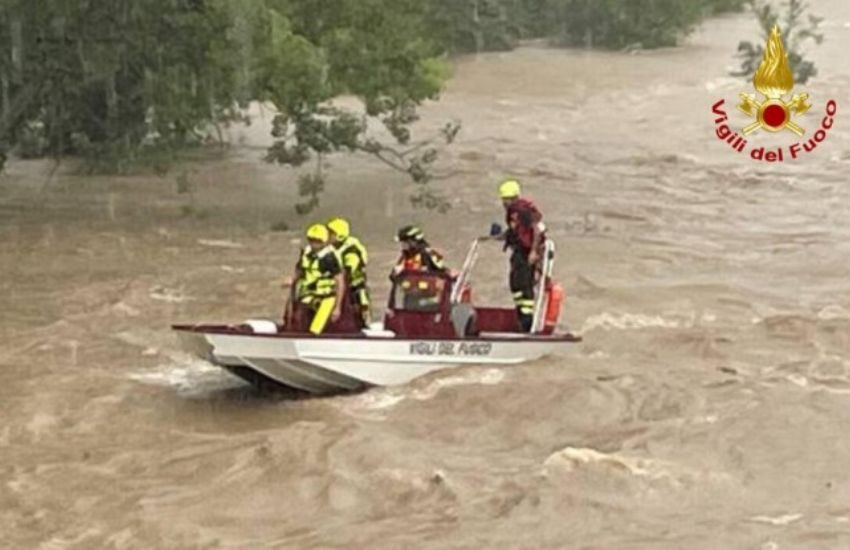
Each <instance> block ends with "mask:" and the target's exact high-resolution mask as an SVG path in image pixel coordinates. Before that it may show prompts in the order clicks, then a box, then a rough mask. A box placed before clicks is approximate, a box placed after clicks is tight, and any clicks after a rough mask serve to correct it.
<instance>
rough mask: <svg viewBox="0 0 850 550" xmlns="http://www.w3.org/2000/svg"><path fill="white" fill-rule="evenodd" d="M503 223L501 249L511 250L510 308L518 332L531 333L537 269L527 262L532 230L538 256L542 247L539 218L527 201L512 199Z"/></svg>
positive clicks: (531, 243)
mask: <svg viewBox="0 0 850 550" xmlns="http://www.w3.org/2000/svg"><path fill="white" fill-rule="evenodd" d="M505 222H506V224H507V227H508V230H507V234H506V235H505V247H506V248H508V247H509V248H511V250H512V253H511V260H510V265H511V272H510V287H511V293H512V295H513V299H514V306H515V307H516V310H517V314H518V315H519V319H520V324H521V325H522V329H523V330H524V331H526V332H528V331H530V330H531V325H532V323H533V322H534V287H535V283H536V273H537V271H538V270H539V266H533V265H531V263H530V262H529V261H528V256H529V254H531V247H532V246H533V243H534V231H535V228H536V229H537V231H538V232H539V233H540V234H541V238H540V239H539V241H540V242H539V243H538V246H539V247H540V248H539V249H538V250H537V253H538V255H542V245H543V241H544V239H545V234H544V230H545V227H544V226H543V223H542V222H543V215H542V214H541V213H540V211H539V210H538V209H537V207H536V206H535V205H534V203H532V202H531V201H529V200H526V199H516V200H515V201H514V202H513V203H512V204H511V205H510V206H509V207H508V208H507V210H506V212H505Z"/></svg>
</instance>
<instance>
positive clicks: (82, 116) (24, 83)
mask: <svg viewBox="0 0 850 550" xmlns="http://www.w3.org/2000/svg"><path fill="white" fill-rule="evenodd" d="M744 4H745V0H358V1H356V2H353V1H351V0H321V1H320V0H112V1H110V2H96V1H93V0H72V1H68V2H61V3H56V2H52V1H50V0H0V44H3V47H2V48H0V162H2V160H3V159H4V158H5V155H6V154H7V153H8V152H10V151H14V152H16V153H17V154H19V155H20V156H25V157H39V156H50V157H53V158H55V159H57V161H58V159H60V158H63V157H66V156H69V155H71V156H75V157H80V158H82V159H84V160H85V162H84V163H83V166H84V167H85V168H86V169H89V170H96V171H119V172H120V171H125V170H127V169H128V167H131V166H133V165H134V164H135V163H140V162H141V163H148V164H154V165H156V166H160V165H167V163H168V161H169V159H172V158H173V155H174V154H175V151H180V150H185V148H187V147H191V146H197V145H203V144H205V143H207V142H210V141H212V142H216V141H221V136H222V135H223V132H221V129H222V128H223V127H224V126H226V125H228V124H231V123H234V122H247V121H246V115H245V112H246V111H245V109H246V107H247V106H248V105H249V104H250V103H251V102H256V101H259V102H265V103H271V104H273V106H274V107H275V109H276V111H277V113H278V114H277V116H276V117H275V119H274V125H273V132H272V136H273V138H274V143H273V145H272V146H271V147H270V148H269V150H268V154H267V160H269V161H271V162H276V163H280V164H283V165H290V166H300V165H303V164H304V163H306V162H308V161H312V162H315V163H316V164H315V167H316V169H315V170H313V171H312V172H311V173H310V174H309V175H305V176H303V177H302V178H301V180H300V181H299V188H300V191H301V194H302V195H303V196H304V203H302V204H301V205H300V208H301V209H302V210H308V209H309V208H310V207H311V206H314V205H315V203H316V201H317V197H318V194H319V192H320V191H321V189H322V186H323V183H324V176H323V172H322V161H323V159H324V158H326V157H327V156H328V155H330V154H332V153H334V152H337V151H354V152H361V153H365V154H368V155H372V156H374V157H375V158H377V159H379V160H381V161H382V162H384V163H386V164H388V165H390V166H392V167H394V168H396V169H398V170H400V171H402V172H404V173H406V174H407V175H408V176H409V177H410V178H411V179H412V180H413V181H415V182H417V183H421V184H424V183H427V182H428V181H430V180H431V179H433V178H434V177H439V176H440V174H437V173H435V170H434V166H435V161H436V159H437V158H438V154H439V151H440V149H441V148H442V147H443V146H445V145H447V144H449V143H451V142H452V140H453V139H454V138H455V136H456V135H457V133H458V131H459V128H460V126H459V123H458V122H456V121H446V122H445V125H444V126H443V128H442V131H440V132H439V133H438V134H437V135H433V136H426V137H424V138H423V137H421V136H414V134H413V124H414V123H415V122H416V121H417V119H418V114H417V107H418V106H420V105H421V104H422V103H423V102H425V101H427V100H432V99H436V98H437V97H438V96H439V93H440V90H441V88H442V86H443V84H444V83H445V81H446V79H447V78H448V77H449V71H448V67H449V64H448V56H450V55H452V54H459V53H464V52H480V51H490V50H506V49H511V48H513V47H516V46H517V45H518V44H520V43H521V42H522V41H523V40H526V39H538V40H544V41H546V42H547V43H550V44H552V45H555V46H563V47H592V48H606V49H623V48H655V47H662V46H672V45H675V44H677V43H678V42H679V41H680V40H681V39H682V37H684V36H686V35H687V34H688V33H689V32H690V31H691V30H692V29H693V28H694V27H695V26H696V25H697V24H698V23H699V22H700V21H701V20H702V19H704V18H705V17H709V16H711V15H714V14H717V13H720V12H724V11H729V10H739V9H741V8H742V7H743V6H744ZM341 95H347V96H353V97H356V98H358V99H359V100H360V103H361V107H362V108H361V109H358V110H346V109H343V108H341V107H339V106H337V105H334V104H332V103H330V100H331V99H333V98H335V97H339V96H341ZM374 128H383V129H384V130H386V132H384V133H383V135H385V136H389V137H387V138H383V139H377V138H375V137H374V135H376V134H374V133H373V131H372V130H373V129H374ZM421 188H422V189H423V192H422V194H421V195H419V196H418V197H417V200H418V201H419V202H420V203H421V204H424V205H426V206H432V207H434V206H436V207H439V206H440V202H439V201H438V200H437V199H435V198H434V197H433V196H431V195H429V194H428V192H427V186H425V185H422V186H421Z"/></svg>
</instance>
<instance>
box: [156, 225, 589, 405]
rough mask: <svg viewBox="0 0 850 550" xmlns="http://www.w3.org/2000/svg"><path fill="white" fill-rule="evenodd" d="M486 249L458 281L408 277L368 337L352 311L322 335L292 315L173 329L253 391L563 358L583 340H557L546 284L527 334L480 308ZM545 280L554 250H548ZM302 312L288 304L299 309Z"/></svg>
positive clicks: (332, 387)
mask: <svg viewBox="0 0 850 550" xmlns="http://www.w3.org/2000/svg"><path fill="white" fill-rule="evenodd" d="M481 242H482V240H481V239H478V240H475V241H474V242H473V244H472V246H471V247H470V249H469V253H468V254H467V258H466V261H465V262H464V265H463V269H462V271H461V272H460V273H459V274H458V275H457V276H456V277H452V276H447V275H443V274H437V273H423V272H420V271H405V272H402V273H400V274H398V275H397V276H396V277H395V278H394V281H393V285H392V289H391V291H390V296H389V300H388V304H387V310H386V314H385V316H384V319H383V321H382V322H379V323H373V324H371V325H370V326H368V327H363V326H362V322H360V321H359V320H358V315H357V314H356V312H355V311H354V310H353V308H351V307H350V306H349V305H348V304H349V303H350V301H348V300H346V303H345V304H344V305H343V308H342V315H341V317H340V319H339V320H338V321H337V322H335V323H331V324H330V325H329V326H328V328H327V329H326V331H325V333H324V334H322V335H318V336H316V335H312V334H310V333H309V331H308V330H307V327H308V325H309V321H310V312H309V310H307V309H305V308H301V307H299V306H297V305H294V306H293V307H287V311H286V313H285V314H284V319H283V322H282V323H278V322H276V321H272V320H264V319H255V320H249V321H246V322H244V323H240V324H237V325H212V324H199V325H173V326H172V328H173V329H174V330H175V331H176V333H177V335H178V337H179V339H180V341H181V344H182V346H183V348H184V349H185V350H186V351H189V352H191V353H194V354H195V355H197V356H198V357H201V358H202V359H204V360H207V361H209V362H211V363H213V364H215V365H218V366H221V367H222V368H224V369H227V370H228V371H230V372H231V373H233V374H235V375H237V376H239V377H240V378H243V379H245V380H248V381H249V382H252V383H258V384H263V383H268V382H272V383H274V384H281V385H284V386H288V387H291V388H296V389H298V390H303V391H306V392H310V393H314V394H328V393H337V392H346V391H356V390H361V389H364V388H367V387H369V386H391V385H399V384H406V383H408V382H410V381H411V380H413V379H415V378H418V377H420V376H423V375H425V374H428V373H430V372H434V371H438V370H444V369H450V368H455V367H461V366H464V365H516V364H519V363H523V362H526V361H532V360H535V359H539V358H541V357H543V356H546V355H549V354H553V353H558V352H563V351H566V350H567V349H568V347H569V346H571V345H573V344H575V343H576V342H579V341H581V338H579V337H577V336H575V335H573V334H571V333H569V332H562V333H557V332H556V331H555V328H556V325H557V322H558V317H559V315H560V310H561V300H562V297H563V291H562V290H561V287H560V286H559V285H558V284H557V283H555V282H554V281H552V280H551V278H550V277H548V276H541V277H540V278H539V281H538V283H537V284H538V291H537V293H536V296H537V299H536V302H535V310H534V322H533V325H532V328H531V331H530V332H528V333H527V332H523V331H522V330H521V328H520V324H519V319H518V318H517V314H516V311H515V310H514V309H513V308H500V307H479V306H476V305H474V304H473V301H472V287H471V284H470V283H471V280H470V275H471V271H472V269H473V267H474V265H475V262H476V260H477V258H478V252H479V245H480V243H481ZM546 247H547V248H546V254H544V256H543V262H544V265H543V270H542V273H543V274H548V273H551V265H552V261H553V257H554V248H553V245H552V244H551V243H547V244H546ZM294 303H295V302H294V301H292V300H291V301H290V305H291V306H292V305H293V304H294Z"/></svg>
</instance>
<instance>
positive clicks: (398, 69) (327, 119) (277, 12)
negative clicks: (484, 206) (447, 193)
mask: <svg viewBox="0 0 850 550" xmlns="http://www.w3.org/2000/svg"><path fill="white" fill-rule="evenodd" d="M426 8H427V6H426V5H425V4H424V3H423V2H421V1H420V0H362V1H359V2H350V1H347V0H330V1H319V0H306V1H301V2H284V1H280V2H276V3H270V12H269V17H267V18H266V24H265V25H264V27H263V29H261V33H262V35H263V36H264V37H266V38H264V39H263V40H261V42H262V43H263V44H264V48H263V51H262V52H260V53H259V55H258V56H257V60H258V63H257V68H256V79H257V90H258V94H259V97H260V98H262V99H266V100H268V101H271V102H272V103H273V104H274V105H275V107H276V108H277V110H278V115H277V116H276V117H275V120H274V130H273V135H274V137H275V138H277V139H276V142H275V144H274V145H273V146H272V147H271V149H270V150H269V152H268V155H267V160H269V161H272V162H278V163H281V164H288V165H293V166H299V165H301V164H303V163H304V162H306V161H307V160H310V159H311V158H315V160H316V170H315V171H314V172H313V173H312V174H310V175H307V176H303V177H302V178H301V180H300V182H299V190H300V193H301V194H302V196H304V197H305V202H303V203H301V204H300V205H298V208H299V210H300V211H302V212H303V211H307V210H309V209H310V208H312V207H313V206H315V205H316V204H317V202H318V196H319V193H320V192H321V190H322V188H323V186H324V174H323V171H322V166H323V164H322V162H323V160H324V158H325V157H326V156H327V155H329V154H332V153H335V152H338V151H349V152H363V153H367V154H370V155H373V156H375V157H376V158H378V159H380V160H382V161H383V162H385V163H387V164H389V165H390V166H392V167H394V168H396V169H398V170H401V171H403V172H405V173H407V174H408V175H409V176H410V177H411V178H412V179H413V180H414V181H415V182H417V183H420V184H425V183H427V182H428V181H430V180H431V179H432V178H433V177H434V176H435V173H434V171H433V170H432V168H433V164H434V162H435V161H436V159H437V154H438V151H439V148H440V144H443V145H445V144H448V143H451V141H452V140H453V139H454V137H455V135H456V134H457V131H458V129H459V126H458V125H457V124H454V123H451V124H448V125H446V127H445V128H444V130H443V131H442V132H441V134H440V135H439V136H438V137H437V138H431V139H426V140H422V141H418V142H414V140H413V138H412V134H411V129H410V126H411V125H412V124H413V123H414V122H416V121H417V120H418V114H417V111H416V108H417V106H419V105H420V104H422V102H424V101H426V100H429V99H436V98H437V97H438V94H439V92H440V89H441V87H442V84H443V82H444V81H445V79H446V78H447V76H448V73H447V64H446V62H445V60H444V59H443V58H442V55H441V52H442V47H441V46H440V44H439V43H438V42H435V41H432V40H430V39H429V32H428V30H429V27H428V20H427V11H426ZM341 95H349V96H355V97H357V98H358V99H359V100H360V102H361V104H362V109H360V110H347V109H344V108H342V107H339V106H337V105H335V104H334V103H333V101H332V100H333V99H334V98H336V97H338V96H341ZM374 123H377V124H379V125H381V126H382V127H383V128H384V129H385V130H386V131H387V132H389V134H390V136H391V137H392V138H393V140H394V141H395V143H396V146H391V145H389V144H387V143H386V142H385V141H382V140H379V139H377V138H375V137H373V133H372V132H370V130H371V128H372V127H373V126H374ZM416 200H417V202H418V203H420V204H425V205H430V206H437V207H444V206H445V203H444V202H442V201H440V200H438V198H436V197H434V196H433V195H431V194H430V193H429V192H428V189H427V187H425V186H424V185H423V187H422V188H421V191H420V193H419V194H418V195H417V197H416ZM435 201H436V202H435Z"/></svg>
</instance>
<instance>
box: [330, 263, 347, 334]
mask: <svg viewBox="0 0 850 550" xmlns="http://www.w3.org/2000/svg"><path fill="white" fill-rule="evenodd" d="M334 279H335V280H336V303H335V304H334V311H333V313H332V314H331V321H333V322H337V321H339V318H340V316H341V315H342V301H343V300H345V277H344V276H343V272H342V271H340V272H339V273H337V274H336V276H335V277H334Z"/></svg>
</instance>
